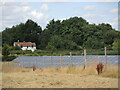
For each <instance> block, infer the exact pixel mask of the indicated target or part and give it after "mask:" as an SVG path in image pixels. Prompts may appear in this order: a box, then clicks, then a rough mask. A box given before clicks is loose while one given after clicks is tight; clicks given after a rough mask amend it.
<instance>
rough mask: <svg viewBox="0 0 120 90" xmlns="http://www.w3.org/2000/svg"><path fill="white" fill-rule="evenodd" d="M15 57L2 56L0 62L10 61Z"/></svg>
mask: <svg viewBox="0 0 120 90" xmlns="http://www.w3.org/2000/svg"><path fill="white" fill-rule="evenodd" d="M15 58H16V56H2V61H12V60H14V59H15Z"/></svg>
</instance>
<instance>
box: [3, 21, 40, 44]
mask: <svg viewBox="0 0 120 90" xmlns="http://www.w3.org/2000/svg"><path fill="white" fill-rule="evenodd" d="M41 32H42V29H41V27H40V26H38V25H37V23H35V22H34V21H32V20H28V21H27V22H26V23H25V24H23V23H21V24H19V25H17V26H13V27H12V28H6V29H5V30H4V31H3V32H2V39H3V44H4V43H7V44H9V45H13V43H14V42H16V41H18V40H19V41H26V42H35V43H36V44H37V45H38V44H39V41H38V38H39V36H40V34H41Z"/></svg>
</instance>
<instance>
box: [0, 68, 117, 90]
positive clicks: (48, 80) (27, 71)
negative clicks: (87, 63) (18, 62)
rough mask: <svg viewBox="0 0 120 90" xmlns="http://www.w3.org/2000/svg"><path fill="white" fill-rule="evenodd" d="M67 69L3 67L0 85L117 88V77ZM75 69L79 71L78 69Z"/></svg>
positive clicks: (11, 86)
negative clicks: (33, 69)
mask: <svg viewBox="0 0 120 90" xmlns="http://www.w3.org/2000/svg"><path fill="white" fill-rule="evenodd" d="M3 67H4V66H3ZM6 68H7V67H6ZM9 69H10V68H9ZM69 69H70V68H69ZM69 69H68V68H63V69H62V68H61V69H54V68H51V69H37V70H36V71H32V68H21V70H20V68H13V69H10V70H8V69H7V70H8V71H7V70H6V69H3V73H2V75H3V77H2V79H3V80H2V81H3V83H2V87H3V88H118V78H111V77H102V76H99V75H97V74H93V75H87V74H82V73H81V74H80V73H76V72H72V71H70V70H69ZM72 69H73V68H72ZM74 69H75V68H74ZM66 70H67V71H66ZM76 70H77V71H79V69H76ZM68 71H69V72H70V73H69V72H68ZM66 72H67V73H66Z"/></svg>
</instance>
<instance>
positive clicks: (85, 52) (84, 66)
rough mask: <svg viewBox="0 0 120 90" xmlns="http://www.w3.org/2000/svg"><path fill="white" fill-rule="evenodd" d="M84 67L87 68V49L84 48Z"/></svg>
mask: <svg viewBox="0 0 120 90" xmlns="http://www.w3.org/2000/svg"><path fill="white" fill-rule="evenodd" d="M84 69H86V49H84Z"/></svg>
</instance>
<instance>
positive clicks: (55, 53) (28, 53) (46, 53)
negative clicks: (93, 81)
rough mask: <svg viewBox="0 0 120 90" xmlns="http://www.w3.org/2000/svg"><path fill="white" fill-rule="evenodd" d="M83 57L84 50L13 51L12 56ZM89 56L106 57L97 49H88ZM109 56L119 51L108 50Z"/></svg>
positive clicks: (102, 51)
mask: <svg viewBox="0 0 120 90" xmlns="http://www.w3.org/2000/svg"><path fill="white" fill-rule="evenodd" d="M70 52H72V55H83V50H59V51H48V50H36V51H35V52H31V51H22V50H13V51H11V54H12V55H14V54H16V55H18V56H21V55H24V56H59V55H60V54H62V55H70ZM86 52H87V55H104V54H105V52H104V50H95V49H88V50H86ZM107 55H118V51H117V50H107Z"/></svg>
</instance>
